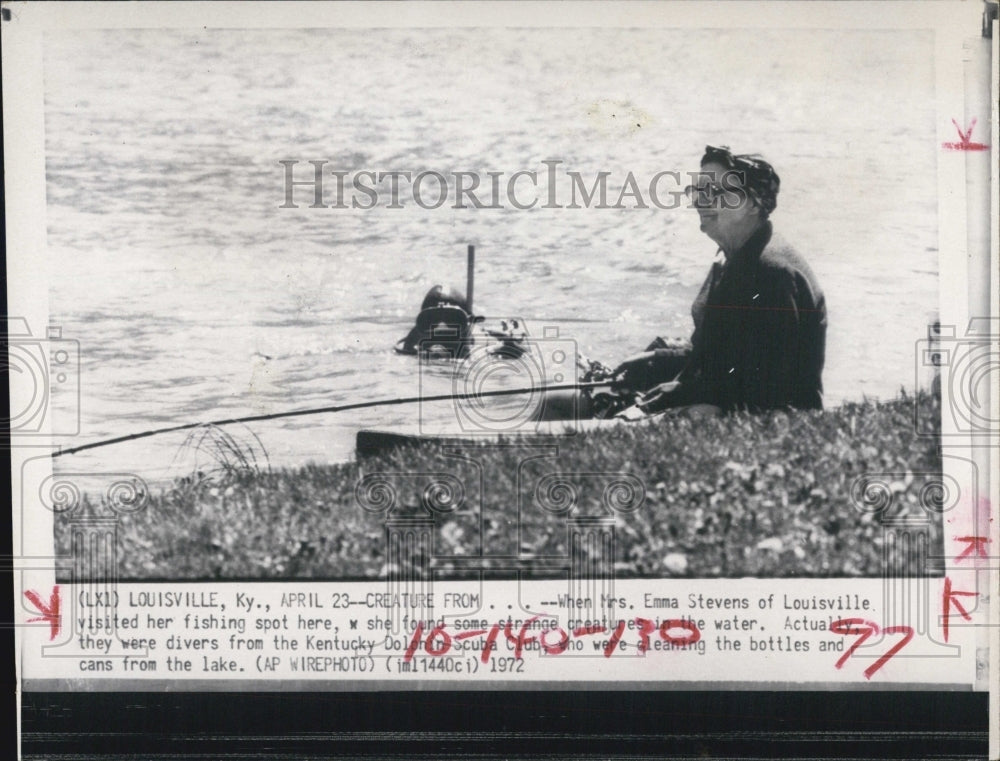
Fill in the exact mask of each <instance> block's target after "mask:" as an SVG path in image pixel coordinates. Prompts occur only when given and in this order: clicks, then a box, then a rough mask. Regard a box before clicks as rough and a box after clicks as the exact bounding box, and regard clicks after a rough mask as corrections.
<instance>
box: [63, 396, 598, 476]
mask: <svg viewBox="0 0 1000 761" xmlns="http://www.w3.org/2000/svg"><path fill="white" fill-rule="evenodd" d="M608 385H610V384H609V381H603V382H602V381H594V382H589V383H565V384H562V385H557V386H546V387H544V388H509V389H501V390H498V391H480V392H475V393H468V394H438V395H436V396H403V397H397V398H395V399H376V400H374V401H370V402H355V403H353V404H341V405H336V406H333V407H314V408H311V409H308V410H292V411H290V412H272V413H268V414H266V415H247V416H246V417H234V418H227V419H225V420H210V421H208V422H206V423H184V424H183V425H172V426H168V427H166V428H154V429H152V430H149V431H140V432H139V433H130V434H128V435H127V436H116V437H115V438H113V439H104V440H103V441H94V442H91V443H90V444H81V445H80V446H78V447H70V448H69V449H62V448H60V449H58V450H56V451H55V452H53V453H52V457H53V458H55V457H61V456H62V455H66V454H76V453H77V452H83V451H84V450H86V449H97V448H98V447H107V446H111V445H112V444H121V443H122V442H124V441H134V440H135V439H145V438H147V437H149V436H157V435H159V434H161V433H173V432H174V431H188V430H191V429H192V428H200V427H201V426H208V425H214V426H223V425H232V424H234V423H255V422H259V421H261V420H277V419H278V418H288V417H301V416H304V415H321V414H323V413H327V412H346V411H347V410H363V409H367V408H370V407H387V406H390V405H395V404H414V403H416V402H443V401H458V400H460V399H482V398H484V397H487V396H513V395H514V394H531V393H535V392H543V391H579V390H581V389H585V388H594V387H596V386H608Z"/></svg>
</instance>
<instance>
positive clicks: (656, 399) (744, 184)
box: [615, 146, 826, 417]
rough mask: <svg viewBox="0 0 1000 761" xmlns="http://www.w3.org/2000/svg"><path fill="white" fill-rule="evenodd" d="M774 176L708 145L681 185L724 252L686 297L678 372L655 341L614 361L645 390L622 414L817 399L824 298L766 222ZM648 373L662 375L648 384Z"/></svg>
mask: <svg viewBox="0 0 1000 761" xmlns="http://www.w3.org/2000/svg"><path fill="white" fill-rule="evenodd" d="M779 184H780V183H779V179H778V175H777V173H775V171H774V168H773V167H772V166H771V165H770V164H768V163H767V162H766V161H762V160H761V159H757V158H753V157H751V156H738V155H733V154H732V153H731V152H730V151H729V149H728V148H725V147H723V148H713V147H712V146H708V147H706V148H705V155H704V156H703V157H702V160H701V171H700V172H699V173H698V174H697V181H696V184H695V185H691V186H688V188H687V189H686V193H687V195H688V197H689V198H690V199H691V201H692V203H693V205H694V208H695V209H696V210H697V211H698V217H699V219H700V222H701V231H702V232H703V233H705V235H707V236H708V237H709V238H711V239H712V240H713V241H714V242H715V243H716V244H717V245H718V246H719V250H720V251H721V252H722V254H723V259H722V261H717V262H715V263H714V264H713V265H712V269H711V271H710V272H709V274H708V277H707V278H706V280H705V283H704V285H702V287H701V291H700V292H699V294H698V296H697V298H696V299H695V301H694V305H693V306H692V309H691V311H692V314H693V316H694V323H695V330H694V335H693V336H692V337H691V350H690V353H689V354H688V356H687V357H686V358H685V360H684V365H683V369H681V370H680V372H679V374H678V373H677V360H676V359H675V358H674V357H673V356H671V355H674V356H676V352H672V351H671V350H669V349H662V348H661V349H656V348H654V349H653V350H652V351H649V352H646V353H643V354H640V355H639V356H637V357H633V358H631V359H629V360H627V361H625V362H623V363H622V364H621V365H620V366H619V367H618V368H617V369H616V370H615V376H616V381H617V384H618V385H620V386H622V387H624V388H626V389H632V390H635V391H645V392H646V393H645V394H644V395H643V396H642V397H640V399H639V400H638V403H637V404H636V407H637V408H638V409H633V410H630V411H626V413H627V414H626V417H634V416H636V413H637V412H642V413H652V412H658V411H660V410H663V409H667V408H671V407H692V408H695V409H698V410H701V411H708V412H719V411H722V412H729V411H733V410H749V411H760V410H767V409H775V408H784V407H792V408H798V409H821V408H822V407H823V381H822V373H823V358H824V353H825V347H826V302H825V300H824V298H823V292H822V291H821V290H820V288H819V285H818V284H817V282H816V278H815V276H814V275H813V273H812V271H811V270H810V269H809V265H808V264H806V262H805V260H804V259H803V258H802V257H801V256H800V255H799V254H798V253H797V252H796V251H795V250H794V249H793V248H791V247H790V246H789V245H788V244H787V243H785V242H784V241H782V240H781V239H780V238H779V237H778V236H777V235H775V234H774V232H773V230H772V225H771V222H770V219H769V217H770V214H771V212H772V211H774V209H775V207H776V206H777V197H778V188H779ZM658 352H659V355H660V356H658V354H657V353H658ZM671 365H673V367H671ZM657 372H659V373H661V375H660V377H659V378H655V375H656V373H657ZM664 372H666V373H667V374H668V377H666V378H665V377H663V375H662V373H664ZM669 375H676V377H673V378H670V377H669ZM651 377H652V378H653V379H654V383H655V381H656V380H661V381H667V382H661V383H659V384H658V385H653V387H652V388H650V387H649V386H650V385H652V384H650V383H649V380H650V378H651Z"/></svg>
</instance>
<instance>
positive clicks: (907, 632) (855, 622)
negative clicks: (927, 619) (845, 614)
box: [830, 618, 913, 679]
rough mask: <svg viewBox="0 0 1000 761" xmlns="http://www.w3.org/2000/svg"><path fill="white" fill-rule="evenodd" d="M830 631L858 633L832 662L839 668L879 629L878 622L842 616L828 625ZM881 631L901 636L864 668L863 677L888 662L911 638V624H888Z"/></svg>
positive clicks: (845, 634) (869, 675)
mask: <svg viewBox="0 0 1000 761" xmlns="http://www.w3.org/2000/svg"><path fill="white" fill-rule="evenodd" d="M830 631H831V632H833V633H834V634H842V635H844V636H845V637H849V636H853V635H860V636H858V638H857V639H856V640H855V641H854V643H853V644H852V645H851V646H850V647H849V648H847V650H846V652H845V653H844V654H843V655H842V656H840V658H839V659H838V660H837V662H836V663H835V664H834V665H835V666H836V667H837V668H838V669H839V668H841V667H842V666H843V665H844V664H845V663H846V662H847V659H848V658H850V657H851V656H852V655H854V652H855V651H856V650H857V649H858V648H859V647H861V645H863V644H864V643H865V642H866V641H867V640H868V638H869V637H871V636H873V635H876V634H878V633H879V631H880V630H879V625H878V624H876V623H873V622H871V621H865V620H864V619H863V618H842V619H841V620H839V621H834V622H833V623H832V624H831V625H830ZM881 631H882V633H883V634H902V635H903V638H902V639H901V640H900V641H899V642H897V643H896V644H895V645H893V646H892V647H890V648H889V650H888V651H886V653H885V655H883V656H882V657H880V658H879V659H878V660H877V661H875V663H873V664H872V665H871V666H869V667H868V668H866V669H865V672H864V673H865V679H871V678H872V675H873V674H874V673H875V672H876V671H878V670H879V669H880V668H882V667H883V666H884V665H885V664H886V663H888V662H889V660H890V659H891V658H892V657H893V656H894V655H895V654H896V653H898V652H899V651H900V650H902V649H903V648H904V647H906V645H907V644H908V643H909V641H910V640H911V639H913V627H912V626H888V627H886V628H885V629H882V630H881Z"/></svg>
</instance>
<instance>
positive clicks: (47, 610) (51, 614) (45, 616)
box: [24, 585, 62, 641]
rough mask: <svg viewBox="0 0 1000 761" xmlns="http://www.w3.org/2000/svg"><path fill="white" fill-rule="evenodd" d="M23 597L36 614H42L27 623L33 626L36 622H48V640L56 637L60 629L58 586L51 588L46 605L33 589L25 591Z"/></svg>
mask: <svg viewBox="0 0 1000 761" xmlns="http://www.w3.org/2000/svg"><path fill="white" fill-rule="evenodd" d="M24 596H25V597H27V598H28V600H29V601H30V602H31V604H32V605H34V606H35V608H37V610H38V612H39V613H41V614H42V615H40V616H36V617H35V618H29V619H28V623H29V624H33V623H35V622H36V621H48V623H49V640H50V641H51V640H54V639H55V638H56V637H58V636H59V629H60V628H61V627H62V617H61V616H60V615H59V586H58V585H56V586H54V587H52V594H51V595H49V602H48V604H47V605H46V604H45V603H44V602H43V601H42V597H41V595H39V594H38V592H36V591H35V590H33V589H28V590H26V591H25V593H24Z"/></svg>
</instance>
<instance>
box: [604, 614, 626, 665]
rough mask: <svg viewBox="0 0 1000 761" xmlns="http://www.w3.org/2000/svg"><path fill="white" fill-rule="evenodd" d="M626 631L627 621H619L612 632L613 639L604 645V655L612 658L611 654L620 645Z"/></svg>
mask: <svg viewBox="0 0 1000 761" xmlns="http://www.w3.org/2000/svg"><path fill="white" fill-rule="evenodd" d="M624 633H625V622H624V621H619V622H618V626H616V627H615V630H614V632H612V634H611V639H609V640H608V644H607V645H605V646H604V657H605V658H610V657H611V654H612V653H613V652H614V651H615V648H616V647H618V643H619V642H620V641H621V638H622V635H623V634H624Z"/></svg>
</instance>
